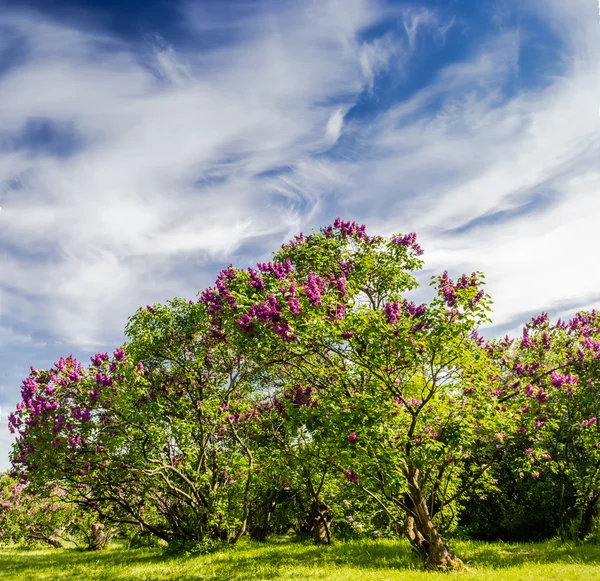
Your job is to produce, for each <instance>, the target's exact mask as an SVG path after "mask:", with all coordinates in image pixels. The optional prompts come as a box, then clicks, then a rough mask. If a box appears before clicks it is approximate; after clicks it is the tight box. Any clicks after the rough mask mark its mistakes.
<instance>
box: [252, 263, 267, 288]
mask: <svg viewBox="0 0 600 581" xmlns="http://www.w3.org/2000/svg"><path fill="white" fill-rule="evenodd" d="M248 272H249V273H250V286H251V287H252V288H255V289H258V290H264V289H265V281H264V280H263V278H262V276H260V274H258V273H257V272H256V271H255V270H254V269H253V268H249V269H248Z"/></svg>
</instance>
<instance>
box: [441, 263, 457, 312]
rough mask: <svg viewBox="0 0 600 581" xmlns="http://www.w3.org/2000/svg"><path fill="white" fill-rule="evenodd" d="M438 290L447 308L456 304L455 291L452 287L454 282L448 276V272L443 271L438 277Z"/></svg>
mask: <svg viewBox="0 0 600 581" xmlns="http://www.w3.org/2000/svg"><path fill="white" fill-rule="evenodd" d="M439 290H440V291H441V293H442V295H443V296H444V300H445V301H446V304H447V305H448V306H449V307H455V306H456V305H457V303H458V300H457V298H456V290H455V287H454V282H453V281H452V279H451V278H450V277H449V276H448V271H447V270H445V271H444V273H443V274H442V276H441V277H440V284H439Z"/></svg>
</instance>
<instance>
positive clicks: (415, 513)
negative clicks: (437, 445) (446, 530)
mask: <svg viewBox="0 0 600 581" xmlns="http://www.w3.org/2000/svg"><path fill="white" fill-rule="evenodd" d="M417 476H418V472H415V474H412V475H411V478H410V479H409V494H410V501H411V502H410V506H408V507H407V508H408V509H409V512H408V513H407V522H406V534H407V536H408V540H409V541H410V543H411V545H412V546H413V548H414V549H415V550H416V551H417V552H418V553H419V555H421V557H423V559H424V560H425V568H426V569H428V570H433V571H455V570H458V569H463V568H464V563H463V562H462V561H461V560H460V559H459V558H458V557H457V556H456V555H455V554H454V551H453V550H452V549H451V548H450V546H449V545H448V544H447V543H446V541H444V539H443V538H442V536H441V535H440V533H439V532H438V530H437V528H436V526H435V524H434V523H433V519H432V517H431V514H430V513H429V508H428V506H427V503H426V502H425V499H424V498H423V494H422V492H421V488H420V486H419V484H418V482H417Z"/></svg>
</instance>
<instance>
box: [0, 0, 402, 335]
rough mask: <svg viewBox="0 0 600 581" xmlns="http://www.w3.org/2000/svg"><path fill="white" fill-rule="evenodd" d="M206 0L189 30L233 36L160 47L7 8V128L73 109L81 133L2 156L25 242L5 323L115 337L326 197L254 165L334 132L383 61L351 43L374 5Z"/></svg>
mask: <svg viewBox="0 0 600 581" xmlns="http://www.w3.org/2000/svg"><path fill="white" fill-rule="evenodd" d="M200 9H201V7H199V6H198V5H197V3H192V4H191V5H190V6H188V12H187V13H186V14H185V15H184V17H185V18H186V19H187V20H186V21H187V24H188V26H189V27H190V28H191V29H192V30H197V31H198V33H199V34H202V31H203V30H204V31H206V30H209V29H210V30H214V27H215V26H221V27H223V28H224V29H226V30H228V31H232V32H234V33H235V34H232V38H233V39H234V40H235V42H233V43H230V44H227V45H223V46H217V47H215V48H213V49H211V50H200V51H199V52H195V51H193V50H188V51H187V52H186V53H185V54H180V53H177V52H176V51H175V49H174V48H173V47H170V46H168V45H166V43H165V42H164V41H162V40H160V39H158V38H156V39H151V40H154V41H155V46H156V48H155V49H154V52H153V56H152V54H146V53H144V55H142V56H143V58H138V55H137V54H136V53H134V52H133V51H132V50H131V49H130V48H129V47H127V46H126V45H124V43H123V42H121V41H117V40H115V39H114V38H109V37H107V36H106V35H101V34H99V33H93V34H92V33H90V32H89V31H88V30H86V31H85V32H84V31H79V30H75V29H73V28H69V27H67V26H66V25H61V24H57V23H53V22H50V21H47V20H44V19H43V18H42V17H40V16H35V15H33V14H32V13H25V12H19V11H16V12H4V13H3V15H2V17H0V20H2V21H4V22H5V23H6V24H7V25H9V26H12V27H15V28H16V29H18V30H19V32H20V34H22V35H24V36H25V37H26V39H27V42H28V43H29V45H30V56H29V60H28V61H27V62H26V63H25V64H24V65H21V66H20V67H17V68H14V69H13V70H10V71H8V72H7V73H5V74H4V76H2V77H0V100H1V101H2V103H3V107H2V109H1V110H0V126H2V127H3V129H4V130H5V131H8V132H17V131H19V130H20V128H22V127H23V125H24V123H25V122H26V120H27V119H28V118H31V117H42V118H48V119H52V120H55V121H67V122H71V123H72V125H73V127H74V129H75V131H76V132H77V134H78V135H79V136H80V138H81V140H82V141H83V143H84V144H85V146H84V148H83V149H81V150H80V151H76V152H75V153H74V154H73V155H72V156H70V157H68V158H61V159H59V158H56V157H53V156H52V155H51V154H46V155H41V154H37V155H36V156H35V157H31V156H29V155H28V154H26V153H24V152H12V153H7V154H2V155H0V183H5V184H10V183H12V182H11V180H15V179H20V180H21V182H22V183H21V187H20V188H19V189H18V190H14V189H12V190H11V188H10V187H8V186H7V188H5V189H6V190H7V191H6V192H4V194H3V204H2V205H3V210H4V211H3V212H2V221H1V222H0V239H2V240H4V241H10V244H11V246H12V247H13V248H15V247H16V249H17V252H16V253H15V252H14V251H12V252H10V253H9V252H4V253H1V254H0V284H2V285H3V286H5V287H6V288H10V293H6V294H5V303H6V305H5V306H6V310H7V312H9V313H10V314H11V321H12V322H14V323H19V324H22V325H24V326H25V327H28V326H29V327H30V328H35V329H36V330H38V331H45V332H48V333H50V334H51V335H54V336H55V337H56V338H57V340H59V341H63V342H66V343H71V344H74V345H79V346H92V345H98V344H103V343H109V344H110V343H111V342H116V341H118V340H119V338H120V334H121V330H122V328H123V324H124V322H125V317H126V316H127V315H128V314H131V313H132V312H133V311H134V310H135V308H137V307H138V306H139V305H140V304H145V303H146V302H151V301H153V300H165V299H167V298H169V297H171V296H175V295H184V296H194V295H195V293H196V292H197V291H198V290H199V289H201V288H202V287H203V286H205V285H206V284H209V283H210V282H212V280H213V278H214V274H215V273H214V271H213V270H212V269H211V270H209V271H208V273H205V272H203V270H202V268H203V265H206V264H209V263H211V262H214V261H220V260H227V259H231V256H232V254H233V253H234V252H235V251H236V249H238V248H240V246H241V245H243V244H244V242H246V241H247V242H253V243H254V244H255V243H256V241H259V240H261V239H262V238H268V237H271V236H273V235H275V236H276V237H277V238H281V237H287V236H290V235H291V234H292V233H293V232H294V231H295V230H296V229H298V228H301V227H303V226H305V225H306V223H307V220H310V218H311V216H312V215H314V211H315V210H316V209H317V208H319V205H320V200H319V196H312V195H309V194H307V193H305V192H304V191H298V190H296V191H293V189H290V184H286V182H285V176H282V178H280V179H274V178H269V177H263V178H258V177H257V175H258V174H261V172H268V171H269V170H272V169H273V168H277V167H280V166H294V167H296V166H297V167H299V168H302V167H304V166H306V163H307V162H306V160H307V159H309V158H310V156H311V154H312V153H313V152H318V151H323V150H324V149H325V148H327V147H329V146H330V145H331V144H332V143H333V142H335V141H336V139H337V138H338V137H339V134H340V132H341V130H342V127H343V111H345V110H347V108H348V106H350V105H351V104H352V103H353V101H354V99H355V98H356V97H357V95H358V94H359V93H360V92H361V91H362V90H363V88H365V87H367V86H368V85H369V83H370V82H372V77H373V75H374V74H375V72H376V71H377V70H378V67H381V66H383V64H384V61H385V58H386V54H387V53H386V52H385V51H384V50H383V49H381V50H379V49H378V48H377V47H376V46H373V47H371V46H370V45H369V44H368V43H362V42H359V41H358V40H357V34H358V32H359V30H360V29H362V27H364V26H368V25H370V24H372V23H373V22H375V21H376V20H377V18H379V16H380V12H379V9H378V7H377V5H376V4H373V3H369V2H366V1H362V0H352V1H348V2H343V3H340V2H334V1H331V2H313V3H307V4H304V3H302V4H295V3H290V4H285V5H284V4H281V5H277V7H276V8H275V7H274V6H273V5H272V6H271V9H272V10H271V11H270V12H269V13H268V14H258V13H256V12H252V11H249V12H248V13H247V14H246V16H244V18H243V20H242V21H235V19H230V20H229V21H227V20H226V19H223V18H221V17H218V15H214V14H213V20H212V21H209V20H207V18H206V16H207V14H206V13H205V12H204V13H203V14H201V13H199V10H200ZM215 19H216V20H215ZM242 24H243V26H242ZM236 27H237V28H236ZM100 47H103V48H100ZM107 47H108V48H110V50H106V48H107ZM390 47H391V45H390V44H389V43H388V45H387V49H389V48H390ZM387 49H386V50H387ZM150 52H152V51H150ZM367 53H368V54H369V55H370V56H369V57H368V59H367V60H368V61H369V63H371V64H370V67H371V68H370V70H369V73H368V74H366V72H365V66H366V65H365V62H366V60H365V54H367ZM332 98H333V99H334V100H335V102H336V104H333V103H332V104H331V105H327V104H326V103H327V102H328V101H329V100H331V99H332ZM340 103H342V104H343V105H342V106H340ZM300 171H301V170H300ZM317 177H318V176H317ZM321 177H322V176H321ZM315 181H317V182H318V181H319V179H315ZM15 183H16V182H15ZM273 196H279V199H280V200H285V203H284V204H283V205H282V204H281V203H279V202H277V203H275V202H274V201H273ZM265 250H267V251H269V250H270V248H268V249H265ZM257 252H258V253H259V254H262V252H264V250H259V251H257ZM172 263H176V264H180V268H179V271H176V270H174V269H173V268H171V264H172ZM191 268H193V269H196V271H197V273H198V274H197V277H196V278H195V280H192V279H193V277H191V276H190V275H189V269H191Z"/></svg>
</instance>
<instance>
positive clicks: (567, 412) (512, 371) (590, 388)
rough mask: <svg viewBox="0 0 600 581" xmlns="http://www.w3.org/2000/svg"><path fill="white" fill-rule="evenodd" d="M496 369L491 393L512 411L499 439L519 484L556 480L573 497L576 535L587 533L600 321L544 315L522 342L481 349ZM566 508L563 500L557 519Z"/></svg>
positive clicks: (596, 496)
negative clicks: (529, 480) (507, 451)
mask: <svg viewBox="0 0 600 581" xmlns="http://www.w3.org/2000/svg"><path fill="white" fill-rule="evenodd" d="M486 349H487V351H488V352H489V353H490V355H491V356H492V358H493V359H494V360H495V361H496V363H497V365H498V370H497V373H496V375H494V376H493V377H492V378H491V379H493V380H494V381H493V384H494V385H495V386H496V388H495V390H494V393H495V394H496V396H497V398H498V401H499V402H501V405H504V406H505V407H506V406H508V407H509V408H510V412H511V413H510V422H508V423H507V429H506V430H505V432H504V434H503V439H504V440H506V444H507V446H510V447H511V456H512V457H514V460H513V461H512V466H513V469H514V471H515V473H516V474H517V476H518V478H520V479H523V478H534V479H539V478H558V480H559V481H560V484H561V489H562V491H563V492H562V493H561V495H562V496H564V493H565V490H568V489H572V490H574V491H575V495H576V500H577V503H576V508H577V514H578V519H579V522H578V524H577V531H578V536H579V537H580V538H585V537H586V536H587V535H588V534H589V533H590V532H591V530H592V526H593V524H594V519H595V517H596V515H597V513H598V506H599V501H600V428H599V426H598V418H600V316H599V315H598V313H597V312H595V311H592V312H590V313H587V312H581V313H578V314H577V315H576V316H575V317H574V318H573V319H571V320H570V321H568V322H564V321H561V320H558V321H557V322H556V323H554V324H552V323H551V322H550V320H549V318H548V316H547V315H546V314H545V313H542V314H541V315H540V316H538V317H534V318H533V319H532V320H531V321H530V322H529V323H527V324H526V325H525V326H524V328H523V334H522V337H521V338H519V339H516V340H510V339H508V338H506V339H505V340H503V341H494V342H490V343H489V344H487V345H486ZM568 508H569V507H568V506H567V503H566V501H565V499H564V498H563V501H561V507H560V513H561V517H562V520H563V523H562V526H563V528H564V527H566V526H567V524H568V523H566V522H565V519H564V513H565V511H566V510H567V509H568Z"/></svg>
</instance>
